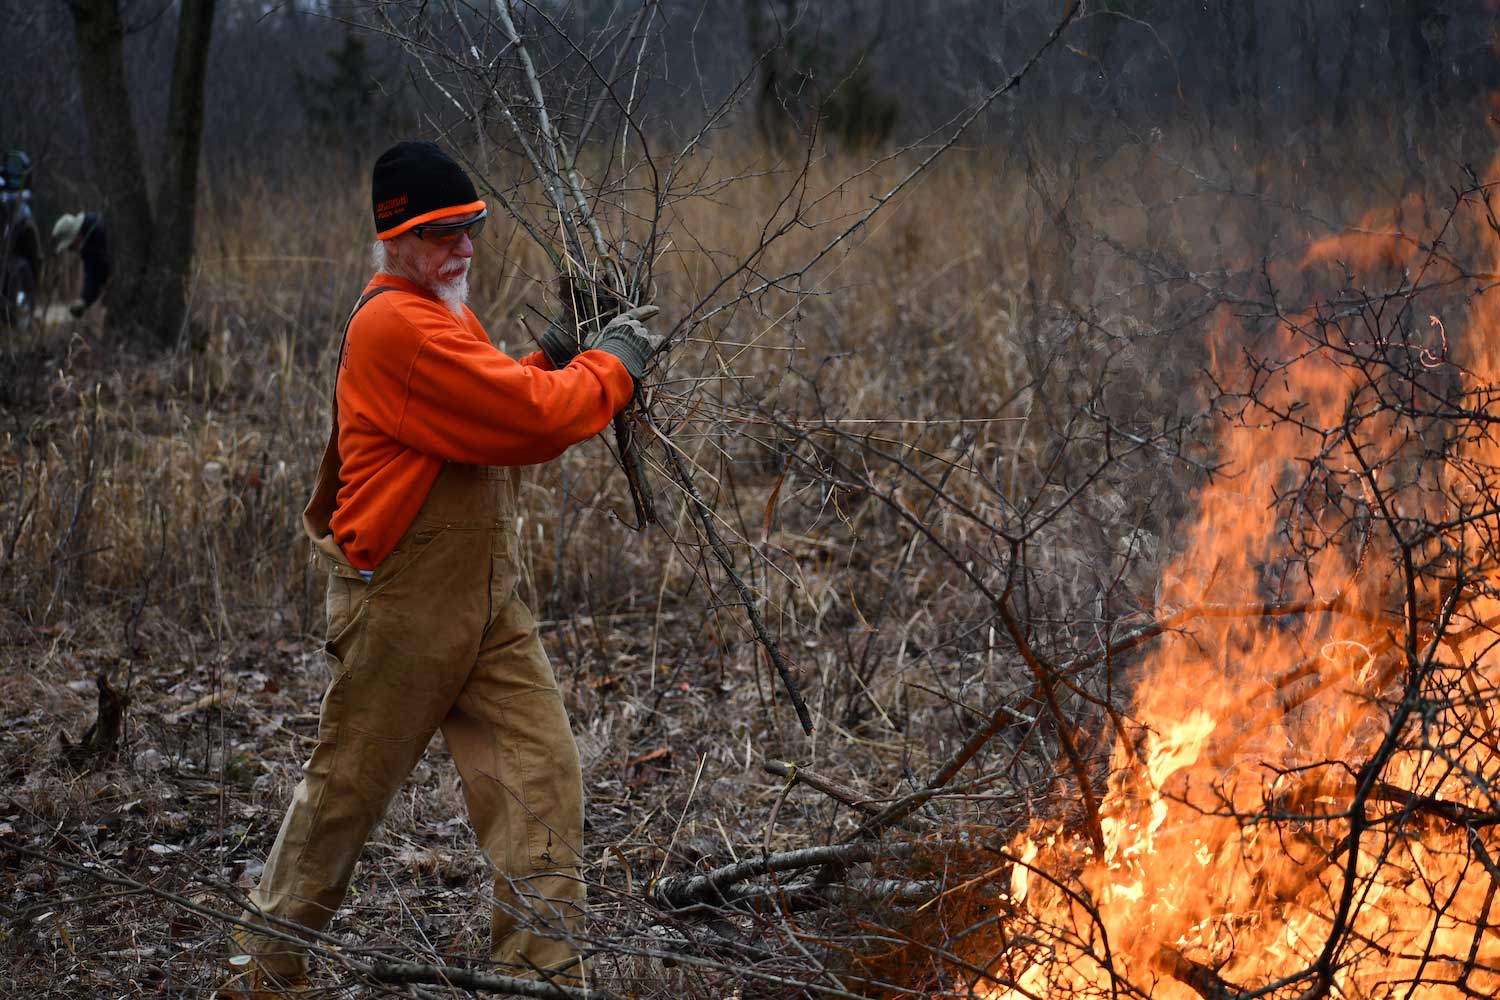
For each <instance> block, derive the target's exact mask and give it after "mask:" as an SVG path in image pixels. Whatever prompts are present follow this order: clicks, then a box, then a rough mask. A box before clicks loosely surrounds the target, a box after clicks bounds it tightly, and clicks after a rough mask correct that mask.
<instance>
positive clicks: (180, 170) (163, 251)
mask: <svg viewBox="0 0 1500 1000" xmlns="http://www.w3.org/2000/svg"><path fill="white" fill-rule="evenodd" d="M214 2H215V0H183V3H182V12H181V14H179V16H178V19H177V52H176V55H175V57H174V58H173V62H172V90H171V94H170V96H169V97H168V100H167V155H166V170H165V172H164V173H163V174H162V177H161V182H160V186H159V187H158V188H157V190H156V238H155V241H154V243H153V247H152V250H153V252H152V259H151V285H152V291H153V294H152V296H151V300H152V301H154V302H155V303H156V304H157V305H156V310H157V319H156V323H155V324H154V326H153V329H152V332H153V333H154V334H155V336H156V339H157V343H158V345H159V346H163V347H170V346H172V345H173V344H174V343H176V342H177V341H178V338H179V337H180V336H181V335H182V334H183V331H184V328H185V327H186V324H187V318H188V289H189V285H190V278H191V277H192V268H193V231H194V223H195V220H196V218H197V207H198V158H199V157H198V153H199V150H200V148H201V147H202V139H203V84H204V80H205V78H206V77H207V75H208V48H209V42H210V39H211V37H212V34H213V27H214Z"/></svg>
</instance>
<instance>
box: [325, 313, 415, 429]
mask: <svg viewBox="0 0 1500 1000" xmlns="http://www.w3.org/2000/svg"><path fill="white" fill-rule="evenodd" d="M396 291H400V289H398V288H397V287H396V286H395V285H376V286H375V287H374V288H372V289H370V290H369V291H368V292H365V294H363V295H361V296H360V297H359V301H358V302H356V303H354V308H353V309H351V310H349V318H348V319H346V320H344V332H343V333H342V334H340V335H339V360H338V363H337V364H336V365H335V366H334V368H333V382H334V387H335V388H337V387H338V378H339V371H340V370H341V369H342V368H343V367H344V348H345V347H347V346H348V345H349V327H351V326H353V325H354V317H355V316H357V315H359V311H360V310H361V309H363V308H364V307H365V303H367V302H369V301H370V300H371V299H373V298H374V297H375V296H377V295H380V294H382V293H384V292H396ZM338 408H339V398H338V394H337V393H335V394H334V397H333V412H334V422H335V424H336V423H337V422H338Z"/></svg>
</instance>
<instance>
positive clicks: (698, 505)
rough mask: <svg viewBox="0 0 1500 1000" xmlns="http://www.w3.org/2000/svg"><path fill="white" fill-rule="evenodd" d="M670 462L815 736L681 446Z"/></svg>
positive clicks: (799, 716) (799, 712)
mask: <svg viewBox="0 0 1500 1000" xmlns="http://www.w3.org/2000/svg"><path fill="white" fill-rule="evenodd" d="M664 450H665V451H666V455H667V462H668V464H669V465H670V467H671V469H672V475H673V477H674V478H676V480H677V482H678V484H679V485H680V486H681V487H682V488H683V490H684V491H685V492H686V493H687V495H688V497H689V498H690V499H691V500H692V502H693V504H694V507H695V509H696V510H697V512H698V522H699V523H700V524H702V525H703V533H704V534H705V535H706V536H707V537H708V544H709V547H710V548H711V549H713V553H714V557H715V558H716V559H718V561H719V565H720V566H721V567H722V568H723V570H724V573H725V575H727V576H728V577H729V580H730V582H731V583H733V584H734V589H735V590H736V591H737V592H738V593H739V595H740V603H742V604H743V605H744V606H745V614H746V615H747V616H748V617H749V619H750V627H751V628H752V629H753V630H754V631H755V638H756V640H757V641H758V642H759V643H760V644H761V646H763V647H764V648H765V650H766V653H767V654H768V655H769V656H770V657H771V663H772V664H773V665H774V666H775V667H776V673H777V675H778V676H780V677H781V683H782V684H783V685H784V686H785V687H786V692H787V697H789V698H791V700H792V707H793V708H795V709H796V710H797V721H799V722H801V723H802V731H803V732H804V733H806V734H807V735H809V736H811V735H812V733H813V728H814V727H813V721H812V715H811V714H810V713H809V712H808V710H807V703H806V702H804V701H803V700H802V692H801V691H800V690H799V689H798V687H797V681H796V679H795V678H793V677H792V673H791V671H790V670H789V669H788V668H787V665H786V661H785V660H783V659H782V658H781V649H780V648H779V647H778V646H777V645H776V642H775V640H773V639H772V638H771V636H770V635H769V634H768V633H767V632H766V626H765V622H763V621H762V620H761V617H760V611H759V610H758V609H757V608H756V606H755V595H753V594H751V593H750V588H749V587H747V586H746V585H745V581H744V580H742V579H740V575H739V574H738V573H736V572H735V569H734V558H733V557H732V556H731V555H730V554H729V549H728V548H727V547H726V546H725V545H724V541H723V539H721V538H720V537H719V531H718V529H717V528H715V527H714V519H713V512H712V510H710V508H709V506H708V504H707V503H705V502H704V500H703V496H702V495H701V494H700V493H699V492H698V487H697V486H696V485H695V484H694V483H693V477H692V474H691V473H689V472H688V469H687V466H686V465H684V464H683V461H682V458H681V456H679V455H678V454H677V449H675V448H666V449H664Z"/></svg>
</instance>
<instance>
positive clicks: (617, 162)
mask: <svg viewBox="0 0 1500 1000" xmlns="http://www.w3.org/2000/svg"><path fill="white" fill-rule="evenodd" d="M403 10H405V8H404V6H403V5H401V4H393V5H381V6H379V7H378V8H377V17H378V18H379V20H380V21H381V27H382V29H383V30H384V32H385V33H387V34H388V35H390V36H391V37H393V38H396V39H399V40H400V41H401V43H402V45H403V47H405V48H406V50H407V52H408V53H409V54H410V55H411V56H412V57H413V59H414V61H415V64H416V66H417V67H418V68H419V71H420V72H422V73H423V74H424V75H425V76H426V77H427V80H428V82H429V83H431V84H432V85H433V86H434V87H435V88H436V90H437V91H438V92H440V93H441V94H442V95H443V96H444V97H446V98H447V99H448V100H449V101H450V102H451V103H452V104H453V105H454V106H456V107H458V108H459V109H460V110H461V111H462V112H463V114H464V116H465V118H466V124H468V125H473V126H476V127H477V129H478V134H479V136H480V150H479V152H480V158H481V159H484V157H485V151H484V146H485V144H486V142H487V141H493V142H496V143H497V144H501V145H504V146H506V147H508V148H510V149H512V150H513V151H515V153H516V154H517V155H518V156H519V157H520V160H521V162H523V163H524V164H525V165H526V167H528V168H529V172H530V174H531V177H532V178H533V179H534V181H535V183H536V185H537V186H538V187H539V188H540V190H541V192H542V196H543V201H544V204H543V208H544V215H545V217H546V219H547V222H546V223H545V224H539V223H538V221H537V213H536V212H535V206H532V205H524V204H521V203H519V202H518V201H517V200H515V199H514V198H513V197H512V196H511V195H509V194H508V193H507V191H506V190H505V189H503V188H502V187H500V186H498V185H495V184H490V183H486V184H485V187H486V189H487V193H489V194H490V195H492V196H493V197H494V198H495V200H496V201H497V202H498V203H499V205H500V206H501V207H503V209H504V210H505V211H506V212H507V213H508V214H509V215H510V216H511V218H512V219H514V220H515V222H516V223H517V225H519V226H520V227H521V228H522V229H523V230H525V232H526V233H527V234H528V235H529V236H530V238H531V239H532V241H533V242H534V243H535V244H536V245H537V246H538V247H539V248H541V250H542V251H543V252H544V253H545V254H546V255H547V257H548V259H549V260H550V262H551V265H552V267H553V269H554V270H555V272H556V274H557V283H556V288H557V292H558V297H559V300H560V307H559V310H558V313H557V315H556V317H555V318H554V319H553V320H552V321H551V322H550V323H549V325H548V327H547V331H546V332H545V333H544V334H543V335H542V336H541V337H540V338H539V342H540V346H542V348H543V349H544V350H548V354H549V356H550V357H552V358H553V359H554V361H557V360H559V359H564V358H565V359H571V358H572V357H573V356H574V355H576V354H577V352H578V351H579V350H586V349H588V348H590V347H595V346H602V345H608V347H609V349H610V350H611V351H612V352H613V353H618V354H621V355H622V359H626V358H628V360H627V361H626V364H627V367H631V368H632V374H633V375H635V377H636V385H635V398H634V399H633V401H632V402H631V404H630V405H629V406H627V407H625V409H623V410H622V411H621V412H620V413H619V414H618V415H617V416H616V417H615V420H614V434H615V444H616V447H617V448H618V458H619V461H620V464H621V466H622V468H623V469H624V471H625V475H626V478H627V480H628V482H629V485H630V493H631V500H632V502H633V504H634V507H635V515H636V527H637V528H640V527H643V526H644V525H646V524H652V523H657V512H656V504H655V502H654V499H653V495H652V490H651V487H650V484H649V483H648V481H647V478H646V463H645V461H644V458H643V452H644V448H645V445H646V443H647V441H648V437H649V439H660V440H661V441H662V443H663V449H662V455H663V462H662V468H663V470H664V471H665V472H666V473H667V474H668V475H669V476H670V477H671V478H672V480H673V481H674V482H675V483H676V484H677V485H678V486H679V487H680V488H681V489H682V492H683V495H684V500H685V501H686V503H687V504H688V505H689V507H690V509H691V511H692V513H693V516H694V519H695V521H696V522H697V525H698V527H699V528H700V530H701V531H702V533H703V536H704V538H705V540H706V542H707V544H708V547H709V549H710V550H711V551H712V553H713V555H714V561H715V562H716V563H717V564H718V565H719V566H720V567H721V568H722V570H723V571H724V573H725V575H726V576H727V577H728V578H729V581H730V582H731V584H732V585H733V586H734V589H735V592H736V594H737V595H738V597H739V599H740V602H741V604H742V606H743V608H744V610H745V614H746V616H747V617H748V618H749V624H750V626H751V629H752V631H753V632H754V634H755V638H756V641H757V642H758V643H759V644H760V645H761V647H762V648H764V649H765V651H766V653H767V656H768V657H769V659H770V661H771V663H772V665H773V667H774V668H775V670H776V672H777V674H778V675H779V676H780V678H781V681H782V683H783V685H784V686H785V688H786V690H787V693H788V695H789V698H790V701H791V702H792V705H793V707H794V708H795V709H796V712H797V718H798V721H799V722H800V723H801V726H802V728H803V730H804V731H805V732H807V733H811V732H812V730H813V723H812V717H811V714H810V713H809V712H808V709H807V705H806V703H805V702H804V701H803V699H802V696H801V693H800V691H799V690H798V686H797V683H796V681H795V679H794V678H793V676H792V673H791V670H790V669H789V667H788V665H787V663H786V661H785V659H784V658H783V657H782V654H781V651H780V649H779V647H778V646H777V644H776V642H775V641H774V640H773V639H772V638H771V636H770V633H769V632H768V630H767V629H766V626H765V623H764V621H763V620H762V618H761V615H760V611H759V609H758V607H757V603H758V602H757V599H756V597H755V595H754V594H753V592H752V591H751V590H750V588H749V586H748V585H747V584H746V583H745V581H744V579H743V578H742V577H741V576H740V574H739V572H737V571H736V569H735V566H734V559H733V557H732V554H731V553H730V550H729V548H728V546H727V545H726V544H725V543H724V540H723V539H722V537H721V536H720V533H719V530H718V527H717V526H716V523H715V520H716V516H715V514H714V512H713V509H712V508H711V507H710V506H709V504H708V503H706V502H705V500H704V498H703V496H702V494H701V492H700V491H699V490H698V488H697V486H696V485H695V484H694V482H693V476H692V473H691V472H690V470H689V468H688V464H687V462H686V461H685V460H684V457H683V455H682V453H681V451H680V449H678V448H676V447H674V446H673V445H672V443H671V442H670V440H668V439H667V435H666V432H665V430H664V429H663V428H662V427H661V426H660V425H658V424H656V423H654V422H653V421H652V420H651V417H650V412H649V411H650V406H651V401H652V396H653V392H654V388H655V386H656V385H658V384H659V382H660V380H659V379H657V378H655V377H654V376H655V375H656V365H657V362H658V359H659V358H660V357H661V355H662V349H663V347H665V346H666V342H667V341H668V340H669V339H670V337H671V336H672V335H673V334H675V333H677V332H678V331H681V330H683V329H685V328H686V326H687V323H686V321H685V319H683V320H680V321H679V322H678V323H677V324H676V325H674V326H673V328H672V332H671V333H668V334H667V336H665V337H662V336H656V335H653V334H651V333H650V332H649V331H647V330H646V328H645V327H644V326H643V325H642V323H643V321H645V320H647V319H649V318H651V317H652V316H654V315H656V312H657V309H656V307H655V306H654V305H653V304H652V300H653V298H654V285H653V281H652V266H653V264H654V262H655V260H656V258H657V255H658V253H659V252H660V250H661V248H662V241H663V239H664V237H663V235H662V232H661V230H660V228H659V227H660V223H661V221H662V219H663V217H664V215H665V209H666V204H667V202H668V200H669V197H668V194H667V191H666V189H665V188H669V187H670V177H671V176H672V174H673V169H672V168H670V167H669V168H668V169H667V170H666V172H665V173H666V176H665V177H664V176H663V174H662V173H661V172H659V171H658V167H657V164H656V163H655V162H654V161H653V159H652V157H651V155H650V152H649V150H647V149H646V148H645V134H644V132H643V130H642V129H641V127H640V124H639V122H638V121H637V113H638V110H639V109H638V105H637V102H638V100H639V97H640V94H639V92H638V90H637V87H636V84H637V83H638V82H639V79H640V77H641V74H642V62H643V60H644V58H645V52H646V48H647V46H646V40H647V30H648V27H649V24H650V22H651V20H652V18H653V17H655V14H656V5H655V4H643V5H641V6H640V8H638V9H637V10H636V12H635V13H634V14H633V15H632V16H631V17H630V20H629V23H628V24H627V25H626V26H625V28H624V30H623V31H621V32H618V33H612V34H611V35H610V39H611V40H610V42H609V43H608V44H606V45H605V46H604V47H603V48H602V49H598V50H595V51H592V52H586V51H584V49H583V48H581V47H580V45H579V44H578V42H577V41H576V40H575V39H573V38H571V37H570V36H569V35H568V33H567V31H566V29H565V28H564V26H563V25H562V24H560V23H558V22H556V21H554V20H553V19H552V16H551V15H550V14H549V13H548V12H547V11H546V10H544V9H542V8H540V7H536V6H531V5H527V6H525V7H522V6H521V5H519V4H514V3H513V2H512V0H507V2H502V3H498V4H495V5H493V6H488V7H486V8H485V11H484V13H483V14H482V15H475V14H474V13H473V12H472V11H469V10H468V8H462V9H461V8H460V5H454V6H453V7H452V8H451V9H447V11H448V14H447V17H445V18H442V19H439V20H440V21H446V27H439V23H438V22H435V21H433V20H432V19H430V18H429V17H427V16H426V15H427V14H428V13H430V11H429V10H428V7H427V5H426V4H422V5H420V6H418V7H416V8H414V9H411V10H406V11H405V13H403ZM522 10H524V11H525V12H526V13H527V16H528V17H531V18H535V19H536V21H537V23H538V24H540V25H542V26H544V28H545V30H546V31H548V32H549V37H552V38H553V40H554V42H555V43H556V45H555V51H553V53H552V54H553V55H554V56H556V57H557V59H558V65H559V66H562V65H570V66H573V68H574V69H577V70H579V71H580V74H581V79H582V80H584V81H586V83H587V86H585V87H583V88H578V87H576V86H575V84H576V82H577V81H576V79H574V80H572V81H571V82H569V83H568V84H566V85H565V86H564V88H563V94H562V96H561V97H559V96H558V95H557V94H554V95H553V96H554V97H557V98H558V103H557V104H556V105H554V102H552V101H549V96H548V93H547V92H546V90H545V88H544V87H543V84H542V74H541V72H539V70H538V68H537V65H536V62H535V61H534V59H533V54H532V49H531V48H529V47H528V45H529V43H531V42H536V41H537V39H535V38H530V39H529V38H528V37H527V36H524V35H523V34H522V33H521V32H520V31H519V30H517V26H516V23H515V16H516V14H517V13H518V12H519V11H522ZM435 29H436V30H435ZM458 42H461V44H457V43H458ZM496 42H498V43H499V49H498V51H495V52H493V53H492V54H488V53H490V50H491V47H492V46H493V45H494V44H495V43H496ZM539 51H540V50H539ZM438 53H442V55H441V56H439V55H438ZM605 53H612V57H609V61H610V62H611V63H612V65H609V66H608V67H606V66H605V65H604V62H603V61H602V60H603V58H605V55H604V54H605ZM570 60H572V62H570ZM574 63H576V65H574ZM558 75H559V74H558V73H557V72H556V69H555V68H554V71H553V72H552V73H551V74H550V75H549V80H550V81H553V82H555V81H556V79H557V77H558ZM627 81H628V82H627ZM590 86H592V87H596V88H597V89H595V91H594V95H593V97H592V98H588V97H585V98H584V99H583V100H581V101H580V100H576V96H577V94H578V93H579V92H580V90H586V89H588V88H589V87H590ZM569 97H572V98H575V99H573V100H568V98H569ZM562 105H566V107H565V110H566V118H565V120H566V121H567V122H568V123H569V133H568V135H567V136H564V134H563V132H562V131H561V130H560V129H559V127H558V120H559V118H558V116H557V115H555V114H554V113H553V108H554V107H555V106H562ZM610 122H613V123H615V125H616V126H617V128H618V133H617V138H618V141H615V140H610V141H609V142H594V143H593V144H592V145H591V136H593V135H594V133H595V129H596V128H598V129H599V131H601V132H602V131H605V130H606V129H607V128H609V127H610V126H609V125H608V123H610ZM434 124H435V125H438V123H437V122H434ZM438 127H439V129H440V130H442V126H441V125H438ZM491 129H495V132H494V133H492V132H491ZM631 137H634V138H635V139H636V140H638V142H639V145H640V152H639V157H638V159H636V160H635V161H634V166H632V163H630V162H627V157H628V156H629V155H630V154H629V150H630V149H631V146H632V143H631V142H630V141H629V139H630V138H631ZM692 145H693V144H691V143H690V144H689V146H690V147H691V146H692ZM584 149H589V150H590V155H591V156H595V155H597V156H598V157H599V161H598V163H597V164H596V171H595V172H596V174H597V176H598V177H599V178H603V179H602V180H596V182H595V183H593V184H592V185H590V183H589V182H588V181H586V180H585V178H584V177H583V175H582V173H581V171H580V169H579V152H580V151H581V150H584ZM674 162H675V161H674ZM637 168H641V169H644V170H645V171H646V172H647V173H649V174H650V175H651V178H652V181H651V183H650V184H649V185H648V187H647V189H648V190H649V191H650V192H651V194H652V195H653V196H654V203H653V204H650V205H647V206H640V205H635V206H627V204H626V202H627V201H630V200H631V198H630V197H629V196H628V195H627V193H626V189H625V187H624V186H623V184H621V183H620V182H621V181H623V178H625V177H628V176H630V175H631V174H632V173H633V172H634V171H635V170H636V169H637ZM474 172H475V173H476V174H477V175H479V176H480V177H481V178H483V176H484V174H485V171H484V170H483V169H482V166H481V167H480V168H479V169H476V170H475V171H474ZM610 178H614V181H615V183H616V186H614V187H612V186H611V183H610ZM663 181H666V185H665V188H664V186H663ZM530 186H531V185H530V182H525V183H522V184H518V185H517V186H516V187H515V188H512V189H510V190H511V191H519V190H524V189H527V188H530ZM605 213H608V216H609V218H608V221H609V222H610V223H611V232H610V234H609V235H608V236H607V235H606V227H605V225H604V224H603V218H602V217H603V215H604V214H605ZM632 225H634V226H637V227H638V228H639V230H640V231H638V232H636V233H634V234H632V233H630V232H629V228H630V227H631V226H632ZM611 338H614V339H613V340H611ZM549 347H550V348H553V349H555V353H554V350H552V349H549ZM564 363H566V362H564ZM648 428H649V435H648V432H647V429H648Z"/></svg>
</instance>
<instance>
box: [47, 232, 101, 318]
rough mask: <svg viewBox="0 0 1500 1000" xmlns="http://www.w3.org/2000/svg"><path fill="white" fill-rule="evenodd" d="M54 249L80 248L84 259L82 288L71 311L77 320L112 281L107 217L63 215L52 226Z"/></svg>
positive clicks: (63, 250) (75, 249) (61, 252)
mask: <svg viewBox="0 0 1500 1000" xmlns="http://www.w3.org/2000/svg"><path fill="white" fill-rule="evenodd" d="M52 245H53V252H54V253H57V254H64V253H67V252H69V251H77V253H78V256H79V257H81V258H83V291H81V292H80V293H79V294H78V298H77V299H75V300H74V301H73V303H72V305H70V306H68V312H69V314H71V315H72V316H73V317H74V318H75V319H76V318H77V317H79V316H82V315H83V314H84V313H85V312H86V311H87V310H88V308H89V306H91V305H93V304H94V303H95V302H98V301H99V297H100V296H101V295H103V294H104V286H105V285H107V284H108V283H109V240H108V238H107V237H106V236H105V233H104V218H103V216H101V215H100V214H99V213H98V212H77V213H74V214H71V215H64V216H63V217H62V218H60V219H58V220H57V222H55V223H53V225H52Z"/></svg>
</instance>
